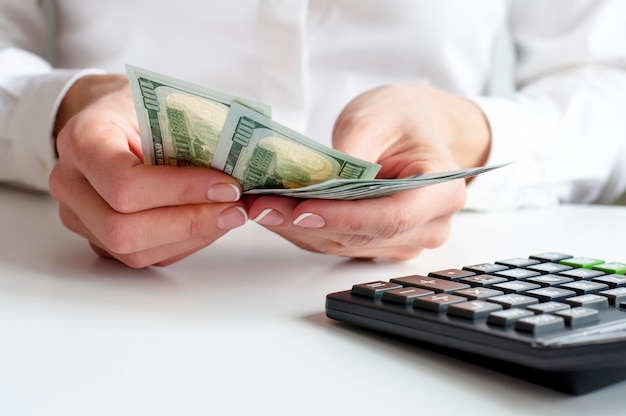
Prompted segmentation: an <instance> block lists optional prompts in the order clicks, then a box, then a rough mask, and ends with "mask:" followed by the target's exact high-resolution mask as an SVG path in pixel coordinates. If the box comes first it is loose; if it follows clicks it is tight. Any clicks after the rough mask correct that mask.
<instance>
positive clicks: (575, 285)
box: [561, 280, 609, 295]
mask: <svg viewBox="0 0 626 416" xmlns="http://www.w3.org/2000/svg"><path fill="white" fill-rule="evenodd" d="M561 287H562V288H564V289H570V290H573V291H574V292H576V294H577V295H587V294H589V293H597V292H600V291H601V290H606V289H608V288H609V286H608V285H605V284H604V283H598V282H589V281H586V280H579V281H577V282H571V283H566V284H564V285H562V286H561Z"/></svg>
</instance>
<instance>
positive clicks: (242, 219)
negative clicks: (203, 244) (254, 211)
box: [217, 206, 248, 230]
mask: <svg viewBox="0 0 626 416" xmlns="http://www.w3.org/2000/svg"><path fill="white" fill-rule="evenodd" d="M247 221H248V214H247V213H246V210H245V209H243V208H242V207H239V206H235V207H231V208H228V209H225V210H224V211H222V213H221V214H220V215H219V217H217V228H219V229H220V230H231V229H233V228H237V227H241V226H242V225H244V224H245V223H246V222H247Z"/></svg>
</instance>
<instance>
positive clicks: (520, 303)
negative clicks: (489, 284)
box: [488, 293, 539, 309]
mask: <svg viewBox="0 0 626 416" xmlns="http://www.w3.org/2000/svg"><path fill="white" fill-rule="evenodd" d="M488 301H489V302H494V303H497V304H499V305H502V306H503V307H504V308H505V309H510V308H524V307H526V306H529V305H533V304H535V303H539V301H538V300H537V298H533V297H530V296H525V295H518V294H516V293H509V294H506V295H500V296H494V297H492V298H489V299H488Z"/></svg>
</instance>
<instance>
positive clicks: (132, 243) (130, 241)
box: [100, 214, 138, 254]
mask: <svg viewBox="0 0 626 416" xmlns="http://www.w3.org/2000/svg"><path fill="white" fill-rule="evenodd" d="M103 230H104V231H103V233H102V236H101V237H100V240H101V241H102V243H103V244H104V245H105V246H106V247H107V249H108V250H110V251H112V252H113V253H118V254H130V253H133V252H136V251H138V250H137V242H136V241H137V240H136V234H137V233H136V230H135V227H133V226H132V224H131V223H130V222H129V220H127V216H126V215H124V214H114V215H112V216H111V217H110V218H109V219H107V220H105V221H104V223H103Z"/></svg>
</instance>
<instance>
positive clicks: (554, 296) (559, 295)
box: [526, 287, 576, 302]
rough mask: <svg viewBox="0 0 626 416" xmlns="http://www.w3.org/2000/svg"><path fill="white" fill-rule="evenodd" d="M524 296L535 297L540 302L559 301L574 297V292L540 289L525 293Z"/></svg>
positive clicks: (554, 288)
mask: <svg viewBox="0 0 626 416" xmlns="http://www.w3.org/2000/svg"><path fill="white" fill-rule="evenodd" d="M526 295H528V296H532V297H535V298H537V299H539V300H540V301H541V302H549V301H560V300H564V299H566V298H569V297H572V296H576V292H574V291H573V290H568V289H561V288H560V287H542V288H541V289H533V290H529V291H528V292H526Z"/></svg>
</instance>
